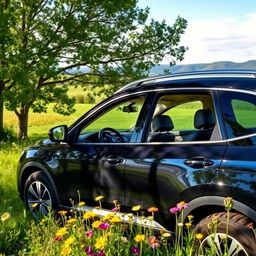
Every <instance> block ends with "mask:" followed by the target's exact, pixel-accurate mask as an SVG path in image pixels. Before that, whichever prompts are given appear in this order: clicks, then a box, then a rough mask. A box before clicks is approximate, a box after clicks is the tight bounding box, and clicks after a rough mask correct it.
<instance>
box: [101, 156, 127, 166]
mask: <svg viewBox="0 0 256 256" xmlns="http://www.w3.org/2000/svg"><path fill="white" fill-rule="evenodd" d="M123 161H124V159H123V158H122V157H112V156H110V157H107V158H106V159H105V162H106V163H108V164H109V165H116V164H120V163H122V162H123Z"/></svg>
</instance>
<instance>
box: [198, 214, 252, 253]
mask: <svg viewBox="0 0 256 256" xmlns="http://www.w3.org/2000/svg"><path fill="white" fill-rule="evenodd" d="M213 217H214V218H215V219H216V218H218V220H219V224H218V228H217V231H216V233H213V234H210V232H209V225H211V224H210V223H212V219H213ZM249 223H251V220H250V219H249V218H247V217H246V216H244V215H242V214H239V213H230V220H229V231H228V235H227V236H226V226H227V213H226V212H221V213H216V214H212V215H209V216H208V217H206V218H205V219H203V220H201V221H200V222H199V223H198V224H197V225H196V227H195V229H194V233H195V234H196V233H201V234H202V235H203V239H202V240H201V241H202V242H201V243H200V245H199V247H200V248H199V255H203V254H204V253H206V252H207V251H214V252H215V254H214V255H227V256H235V255H236V256H255V255H256V239H255V237H254V235H253V232H251V230H250V229H249V228H248V227H247V225H248V224H249ZM226 247H227V249H226ZM225 251H226V254H225Z"/></svg>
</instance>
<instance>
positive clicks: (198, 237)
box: [195, 233, 204, 240]
mask: <svg viewBox="0 0 256 256" xmlns="http://www.w3.org/2000/svg"><path fill="white" fill-rule="evenodd" d="M195 237H196V239H198V240H201V239H203V237H204V236H203V234H201V233H197V234H196V235H195Z"/></svg>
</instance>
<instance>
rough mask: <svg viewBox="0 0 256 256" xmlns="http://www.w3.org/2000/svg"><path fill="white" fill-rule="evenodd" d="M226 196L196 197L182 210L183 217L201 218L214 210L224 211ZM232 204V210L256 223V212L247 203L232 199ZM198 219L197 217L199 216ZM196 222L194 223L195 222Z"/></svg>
mask: <svg viewBox="0 0 256 256" xmlns="http://www.w3.org/2000/svg"><path fill="white" fill-rule="evenodd" d="M225 198H226V197H223V196H201V197H197V198H195V199H193V200H191V201H190V202H189V208H187V209H185V210H184V217H186V216H188V215H193V216H195V217H196V219H195V221H196V222H197V220H200V219H202V217H203V218H204V217H206V216H208V215H210V214H212V213H215V212H221V211H225V208H224V203H223V202H224V199H225ZM233 201H234V206H233V208H232V211H235V212H239V213H241V214H243V215H245V216H247V217H248V218H250V219H251V220H252V221H253V222H255V223H256V212H255V210H253V209H252V208H250V207H249V206H248V205H246V204H244V203H242V202H240V201H238V200H235V199H233ZM198 216H199V217H200V219H199V217H198ZM195 224H196V223H195Z"/></svg>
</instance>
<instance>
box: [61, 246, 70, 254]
mask: <svg viewBox="0 0 256 256" xmlns="http://www.w3.org/2000/svg"><path fill="white" fill-rule="evenodd" d="M70 253H71V248H70V247H64V248H63V249H62V250H61V252H60V254H61V255H69V254H70Z"/></svg>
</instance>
